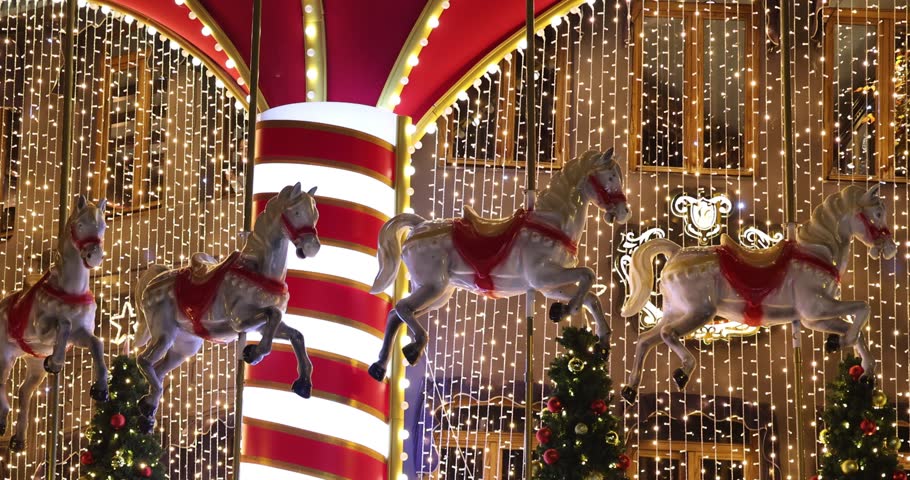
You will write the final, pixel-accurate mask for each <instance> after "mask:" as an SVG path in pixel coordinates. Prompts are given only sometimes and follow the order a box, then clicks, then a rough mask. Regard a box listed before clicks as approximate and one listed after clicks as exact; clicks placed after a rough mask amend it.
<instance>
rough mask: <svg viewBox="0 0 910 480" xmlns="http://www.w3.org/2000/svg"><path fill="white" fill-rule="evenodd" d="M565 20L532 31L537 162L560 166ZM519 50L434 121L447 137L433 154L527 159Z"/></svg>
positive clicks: (470, 159)
mask: <svg viewBox="0 0 910 480" xmlns="http://www.w3.org/2000/svg"><path fill="white" fill-rule="evenodd" d="M567 28H569V27H568V22H563V23H562V26H560V27H558V28H547V29H545V30H544V32H543V35H542V36H540V35H539V36H537V37H536V38H537V43H536V48H537V55H538V56H537V58H538V62H539V63H538V74H537V75H536V76H535V77H536V85H535V86H536V89H537V112H538V116H537V131H538V132H537V133H538V135H539V141H538V145H539V147H538V158H537V161H538V166H539V167H540V168H559V167H561V166H562V164H563V163H564V162H565V161H566V157H567V156H568V155H569V154H570V152H569V144H568V142H567V141H566V137H567V131H566V127H567V121H566V119H568V118H569V112H568V105H570V104H571V101H572V100H571V98H570V97H571V93H570V92H571V89H569V88H568V82H569V81H570V79H571V76H570V74H569V72H568V70H569V68H568V59H569V56H570V53H569V51H570V46H569V45H567V43H568V42H567V41H566V40H565V38H566V37H567V36H568V35H567V34H566V32H565V30H566V29H567ZM523 52H524V51H523V50H521V49H519V50H517V51H516V52H513V53H512V54H510V55H507V56H506V58H505V59H503V60H502V61H501V62H499V63H498V64H497V65H496V67H495V68H490V69H489V70H488V71H487V74H486V75H484V76H483V77H481V79H480V80H478V81H477V82H475V84H474V88H470V89H468V90H467V91H466V92H464V93H462V94H461V95H460V96H459V97H458V100H457V101H456V102H455V104H454V105H452V107H451V115H449V114H448V112H447V115H445V116H443V117H441V118H440V120H439V121H438V123H437V126H438V129H439V131H440V132H441V135H444V136H445V138H446V141H445V146H444V151H441V152H437V154H438V158H439V159H440V160H443V161H445V163H447V164H449V165H458V164H462V165H494V162H495V160H496V159H503V160H502V161H501V162H497V163H495V164H497V165H500V166H502V165H505V166H512V167H514V166H523V165H524V164H525V163H526V162H527V152H526V151H525V149H526V146H525V141H524V138H525V135H526V132H527V126H526V125H527V117H526V114H525V112H526V108H527V107H526V106H525V98H526V96H527V95H526V88H525V86H524V82H523V78H524V76H525V73H524V72H525V69H524V61H525V60H524V54H523Z"/></svg>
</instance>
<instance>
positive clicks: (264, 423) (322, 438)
mask: <svg viewBox="0 0 910 480" xmlns="http://www.w3.org/2000/svg"><path fill="white" fill-rule="evenodd" d="M243 423H246V424H248V425H256V426H257V427H259V428H267V429H269V430H274V431H276V432H282V433H287V434H289V435H294V436H295V437H300V438H306V439H310V440H316V441H317V442H322V443H327V444H329V445H335V446H338V447H342V448H348V449H351V450H354V451H356V452H360V453H362V454H364V455H368V456H370V457H372V458H374V459H376V460H378V461H380V462H383V463H385V461H386V459H385V457H383V456H382V455H380V454H379V453H377V452H374V451H373V450H370V449H369V448H367V447H364V446H363V445H359V444H357V443H354V442H351V441H349V440H344V439H341V438H338V437H333V436H331V435H325V434H322V433H316V432H311V431H309V430H304V429H302V428H294V427H289V426H287V425H282V424H280V423H275V422H270V421H268V420H260V419H258V418H250V417H244V419H243Z"/></svg>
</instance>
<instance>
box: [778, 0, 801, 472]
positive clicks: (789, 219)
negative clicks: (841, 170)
mask: <svg viewBox="0 0 910 480" xmlns="http://www.w3.org/2000/svg"><path fill="white" fill-rule="evenodd" d="M779 8H780V89H781V131H782V132H783V139H784V149H783V151H784V207H785V208H784V223H785V225H784V227H785V229H786V232H787V240H792V241H795V240H796V191H795V187H796V185H795V182H796V160H795V158H794V147H793V93H792V88H793V86H792V76H791V72H790V19H791V16H792V12H791V10H792V9H793V6H792V5H791V2H789V1H787V0H780V7H779ZM791 333H792V335H793V337H792V343H793V363H792V366H791V370H792V371H793V387H794V394H795V396H796V415H795V421H796V478H800V479H803V478H806V476H805V475H804V470H805V462H804V460H805V457H804V456H805V450H804V442H803V437H804V435H803V429H804V425H803V368H802V367H803V359H802V341H801V338H800V337H801V335H802V331H801V328H800V323H799V321H798V320H795V321H794V322H793V329H792V332H791Z"/></svg>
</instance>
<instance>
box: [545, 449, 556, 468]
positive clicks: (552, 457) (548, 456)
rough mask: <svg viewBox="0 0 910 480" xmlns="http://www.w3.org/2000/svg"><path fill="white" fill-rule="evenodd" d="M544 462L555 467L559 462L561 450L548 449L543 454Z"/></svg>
mask: <svg viewBox="0 0 910 480" xmlns="http://www.w3.org/2000/svg"><path fill="white" fill-rule="evenodd" d="M543 461H544V463H546V464H547V465H553V464H554V463H556V462H558V461H559V450H556V449H555V448H548V449H547V450H546V451H544V452H543Z"/></svg>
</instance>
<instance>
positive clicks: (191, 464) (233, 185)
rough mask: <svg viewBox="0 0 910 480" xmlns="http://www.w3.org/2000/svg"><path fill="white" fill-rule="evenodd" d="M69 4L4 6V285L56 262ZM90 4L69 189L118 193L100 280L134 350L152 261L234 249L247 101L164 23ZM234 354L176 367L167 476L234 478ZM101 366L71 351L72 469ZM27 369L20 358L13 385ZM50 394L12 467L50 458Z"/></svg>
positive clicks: (111, 315)
mask: <svg viewBox="0 0 910 480" xmlns="http://www.w3.org/2000/svg"><path fill="white" fill-rule="evenodd" d="M80 3H81V2H80ZM64 5H65V3H64V2H34V1H9V2H2V3H0V62H2V69H0V77H2V82H0V98H2V104H0V113H2V119H0V128H2V134H0V139H2V142H0V161H2V169H3V170H2V175H0V178H2V182H3V184H2V200H0V201H2V207H3V210H2V211H3V215H2V218H3V226H2V229H3V241H2V243H0V263H2V280H3V286H2V287H3V293H4V294H6V293H8V292H9V291H10V290H12V289H15V288H19V287H20V286H21V285H22V283H23V280H24V279H25V278H26V276H27V275H29V274H38V273H40V272H42V271H43V270H44V269H46V268H47V267H48V265H49V264H50V262H51V260H52V255H51V250H50V249H51V248H52V246H54V245H55V243H54V238H53V237H54V236H55V232H56V231H57V227H56V205H57V204H58V198H57V196H56V192H57V191H58V188H59V182H60V181H61V179H60V172H59V171H58V165H59V163H60V158H59V151H60V144H61V142H62V138H63V134H62V131H61V129H62V125H61V121H62V103H63V102H62V92H63V87H62V85H61V74H60V71H59V68H60V66H61V53H62V30H61V29H62V23H63V19H62V12H63V9H64ZM77 15H78V17H77V19H76V22H77V27H78V34H77V40H76V59H75V64H76V83H77V88H76V97H75V102H76V109H75V127H74V128H75V131H74V145H73V147H74V159H73V164H74V169H73V172H72V176H71V177H70V181H71V182H72V185H71V192H73V193H74V194H76V193H84V194H86V195H87V196H89V197H90V198H91V199H93V200H97V199H98V198H100V197H106V198H108V199H109V205H110V207H109V211H108V219H107V223H108V230H107V234H106V235H107V237H106V238H105V247H106V252H107V258H106V260H105V262H104V263H103V265H102V267H101V268H99V269H97V270H95V271H94V272H93V275H92V289H93V291H94V293H95V296H96V298H97V299H98V302H99V309H98V312H99V313H98V320H97V321H98V325H99V327H98V330H97V331H96V333H99V334H100V336H101V337H103V338H104V340H105V345H106V353H107V358H108V362H110V359H111V358H113V356H114V355H116V354H119V353H128V352H131V351H134V349H133V345H132V335H133V334H134V332H135V328H136V324H135V322H136V310H135V301H134V299H133V298H134V297H133V295H134V293H135V292H134V291H133V288H134V286H135V284H136V280H137V278H138V276H139V275H140V274H141V273H142V272H143V270H144V269H145V267H146V266H147V265H148V264H149V263H153V262H154V263H166V264H172V265H181V264H184V263H186V262H187V261H188V259H189V256H190V255H191V254H192V253H194V252H197V251H205V252H209V253H211V254H213V255H215V256H216V257H221V256H224V255H226V254H227V253H229V252H231V251H233V250H234V249H235V248H237V245H238V234H239V232H240V230H241V229H242V226H243V219H242V214H243V178H244V164H245V159H244V152H245V138H246V131H247V125H246V113H245V108H244V105H243V104H242V102H241V101H239V100H238V99H236V98H234V96H233V94H232V93H231V91H230V90H229V89H228V88H226V87H225V85H224V84H223V83H222V80H221V79H219V78H216V76H215V75H214V74H213V72H211V71H209V70H208V69H207V68H206V66H205V64H204V63H203V62H202V61H201V60H200V59H199V58H197V57H195V56H194V55H192V53H191V52H190V51H188V50H185V49H183V48H182V47H181V46H180V44H178V43H176V42H174V41H171V40H169V39H168V38H166V37H164V36H163V35H162V33H161V29H160V28H157V27H156V26H155V25H148V24H144V23H142V22H140V21H139V20H137V19H135V18H133V17H131V16H129V15H125V14H122V13H119V12H117V11H114V10H111V9H110V8H109V7H106V6H99V5H96V4H92V3H81V4H80V7H79V9H78V13H77ZM228 81H230V80H228ZM235 355H236V352H235V348H234V347H233V346H231V347H225V346H213V345H206V346H205V347H204V348H203V349H202V350H201V351H200V353H199V354H198V355H196V356H195V357H194V358H192V359H190V361H188V362H187V363H186V364H185V365H184V366H182V367H181V368H179V369H177V370H175V371H174V372H173V373H172V374H171V375H170V377H169V378H168V380H167V382H166V390H165V396H164V399H163V401H162V404H161V410H160V414H159V415H160V417H159V424H158V427H159V430H158V434H159V435H160V438H161V441H162V442H163V444H164V445H165V447H166V451H167V457H166V458H165V459H163V460H164V461H165V462H166V463H167V471H168V475H169V478H172V479H191V478H212V479H227V478H233V476H232V467H231V465H232V462H233V455H234V452H232V451H231V450H230V445H231V441H230V439H231V437H232V436H233V427H234V425H235V422H236V419H235V411H234V408H233V403H234V402H233V400H234V398H235V393H234V372H235V370H236V364H235V358H236V357H235ZM90 365H91V362H90V358H89V355H88V353H87V352H84V351H82V350H80V349H73V350H72V351H71V352H70V353H68V355H67V363H66V367H65V369H64V371H63V374H62V375H61V378H62V379H63V385H64V388H63V390H62V393H61V403H62V404H63V405H65V407H64V408H63V414H62V423H61V433H60V435H61V437H60V439H59V441H60V444H61V445H62V446H63V447H62V451H61V452H60V454H59V455H60V458H59V460H60V462H61V467H60V469H61V472H60V474H59V478H78V477H79V475H80V466H79V462H78V454H79V451H80V449H81V446H82V445H83V442H85V439H84V436H83V434H84V432H85V429H86V428H87V426H88V425H89V422H90V420H91V416H92V413H93V411H92V401H91V400H90V398H89V395H88V389H89V386H90V383H91V378H92V372H91V370H90V369H91V367H90ZM21 379H22V374H21V372H20V371H19V370H18V369H16V370H15V371H14V373H13V376H12V380H11V382H12V383H11V385H12V388H11V390H10V391H11V392H15V391H16V385H18V383H19V382H21ZM44 396H45V395H44V390H43V389H41V390H40V393H39V395H38V399H37V404H38V407H37V409H36V410H33V412H34V415H35V418H36V420H37V421H36V422H35V424H36V428H35V430H34V431H32V432H30V433H29V436H28V438H29V448H28V450H27V451H26V452H24V453H22V454H18V455H14V456H12V457H7V456H6V454H5V453H4V456H3V458H2V468H3V470H4V472H3V474H4V477H6V478H14V479H26V478H28V479H30V478H33V477H34V476H35V475H36V472H37V471H38V469H40V468H43V466H42V464H43V459H44V448H45V445H46V444H47V438H46V436H45V433H44V432H45V431H46V428H47V424H46V422H45V418H46V415H47V408H46V405H45V400H44ZM13 398H14V400H13V402H12V405H13V409H14V411H15V409H16V408H17V405H18V404H17V401H18V400H17V399H15V397H13ZM7 440H8V438H3V439H2V440H0V442H5V441H7Z"/></svg>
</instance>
